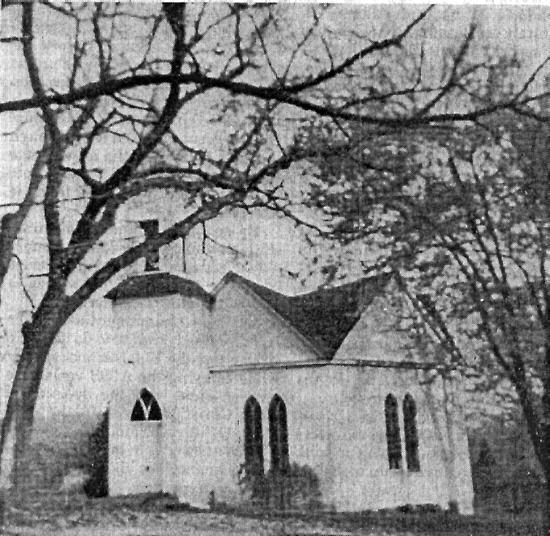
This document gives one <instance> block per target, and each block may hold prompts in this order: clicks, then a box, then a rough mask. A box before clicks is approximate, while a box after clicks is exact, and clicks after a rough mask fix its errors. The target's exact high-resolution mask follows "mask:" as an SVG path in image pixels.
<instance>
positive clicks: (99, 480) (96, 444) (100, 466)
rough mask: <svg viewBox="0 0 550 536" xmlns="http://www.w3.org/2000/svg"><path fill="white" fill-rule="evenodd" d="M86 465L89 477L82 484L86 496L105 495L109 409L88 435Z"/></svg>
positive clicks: (107, 491)
mask: <svg viewBox="0 0 550 536" xmlns="http://www.w3.org/2000/svg"><path fill="white" fill-rule="evenodd" d="M87 465H88V467H87V473H88V474H89V475H90V478H89V479H88V480H87V481H86V484H85V485H84V492H85V493H86V495H87V496H88V497H105V496H106V495H107V494H108V493H109V487H108V468H109V410H106V411H105V412H104V413H103V415H102V417H101V421H100V422H99V424H98V425H97V427H96V428H95V430H94V431H93V432H92V433H91V434H90V436H89V437H88V464H87Z"/></svg>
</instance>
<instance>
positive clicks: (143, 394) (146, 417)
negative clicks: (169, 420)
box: [130, 389, 162, 421]
mask: <svg viewBox="0 0 550 536" xmlns="http://www.w3.org/2000/svg"><path fill="white" fill-rule="evenodd" d="M130 420H131V421H162V412H161V411H160V406H159V403H158V402H157V399H156V398H155V397H154V396H153V395H152V394H151V392H150V391H148V390H147V389H142V390H141V391H140V392H139V398H138V399H137V400H136V403H135V404H134V409H132V416H131V417H130Z"/></svg>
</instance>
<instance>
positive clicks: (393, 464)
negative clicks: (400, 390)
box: [384, 394, 402, 469]
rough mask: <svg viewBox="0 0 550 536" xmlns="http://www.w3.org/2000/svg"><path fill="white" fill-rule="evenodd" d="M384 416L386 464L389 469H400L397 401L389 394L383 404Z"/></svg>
mask: <svg viewBox="0 0 550 536" xmlns="http://www.w3.org/2000/svg"><path fill="white" fill-rule="evenodd" d="M384 413H385V416H386V441H387V444H388V462H389V465H390V469H401V465H402V457H401V437H400V432H399V415H398V412H397V400H396V398H395V397H394V396H393V395H392V394H389V395H388V396H387V397H386V400H385V403H384Z"/></svg>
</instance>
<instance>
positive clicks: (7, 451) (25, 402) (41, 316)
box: [0, 300, 63, 533]
mask: <svg viewBox="0 0 550 536" xmlns="http://www.w3.org/2000/svg"><path fill="white" fill-rule="evenodd" d="M56 301H57V300H56ZM42 304H44V301H43V302H42ZM60 309H61V307H58V308H55V307H54V308H53V309H52V307H51V304H50V307H43V306H42V307H40V308H39V310H38V311H37V313H35V315H34V317H33V321H32V322H31V323H25V324H24V325H23V329H22V333H23V349H22V352H21V357H20V359H19V362H18V363H17V369H16V372H15V377H14V380H13V384H12V388H11V391H10V396H9V398H8V403H7V407H6V412H5V415H4V419H3V421H2V429H1V436H0V523H1V524H0V533H2V532H3V527H4V523H5V512H6V502H7V500H8V499H9V498H11V497H13V496H16V495H19V492H20V491H22V490H21V484H22V483H23V482H22V477H23V474H24V470H25V463H24V462H25V451H26V447H27V444H28V441H29V438H30V434H31V430H32V424H33V417H34V409H35V406H36V400H37V397H38V389H39V387H40V381H41V379H42V372H43V370H44V365H45V363H46V358H47V356H48V353H49V351H50V348H51V346H52V343H53V341H54V339H55V337H56V335H57V333H58V332H59V330H60V328H61V326H62V325H63V322H60V321H59V316H60V315H59V312H60ZM47 310H49V311H50V314H47V313H46V311H47Z"/></svg>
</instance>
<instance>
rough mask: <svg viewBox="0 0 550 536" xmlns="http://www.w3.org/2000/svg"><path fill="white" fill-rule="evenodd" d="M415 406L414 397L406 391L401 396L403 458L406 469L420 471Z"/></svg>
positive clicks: (413, 471) (414, 471)
mask: <svg viewBox="0 0 550 536" xmlns="http://www.w3.org/2000/svg"><path fill="white" fill-rule="evenodd" d="M417 414H418V411H417V407H416V401H415V399H414V397H413V396H412V395H411V394H410V393H407V394H405V396H404V397H403V432H404V435H405V459H406V462H407V471H410V472H412V473H418V472H420V470H421V468H420V456H419V444H420V441H419V439H418V425H417V419H416V417H417Z"/></svg>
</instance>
